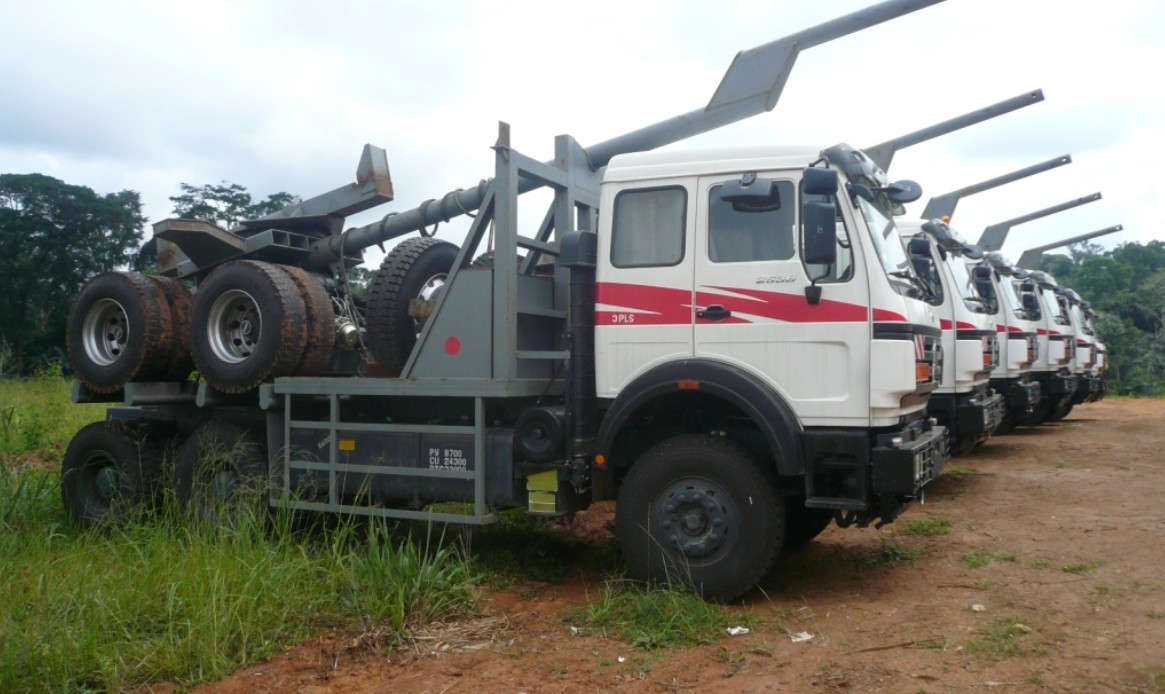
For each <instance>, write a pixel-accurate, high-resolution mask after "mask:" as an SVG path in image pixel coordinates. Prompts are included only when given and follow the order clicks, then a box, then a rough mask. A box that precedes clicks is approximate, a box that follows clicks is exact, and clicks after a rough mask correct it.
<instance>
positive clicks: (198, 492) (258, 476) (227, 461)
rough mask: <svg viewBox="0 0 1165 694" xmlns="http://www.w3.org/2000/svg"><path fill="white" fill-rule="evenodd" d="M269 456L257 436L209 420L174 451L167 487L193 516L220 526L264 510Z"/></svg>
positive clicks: (186, 511)
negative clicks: (171, 472)
mask: <svg viewBox="0 0 1165 694" xmlns="http://www.w3.org/2000/svg"><path fill="white" fill-rule="evenodd" d="M267 479H268V475H267V453H266V446H264V445H263V442H262V441H261V440H260V437H259V435H258V434H256V433H254V432H252V431H251V430H250V429H247V428H244V427H239V426H236V425H234V424H231V423H228V422H225V421H221V420H211V421H209V422H207V423H205V424H203V425H202V426H201V427H199V428H198V429H196V430H195V432H194V433H193V434H191V435H190V438H188V439H186V441H184V442H183V443H182V445H181V446H180V447H179V448H178V454H177V459H176V461H175V464H174V476H173V479H172V480H171V484H172V486H173V488H174V494H175V496H176V497H177V499H178V504H179V507H180V508H181V509H182V510H183V511H184V512H185V513H187V514H189V516H190V517H191V518H194V519H196V520H199V521H202V522H206V523H211V524H214V525H224V524H229V523H231V521H232V520H234V519H236V518H237V517H238V516H239V515H241V514H247V513H253V514H261V513H262V512H263V510H264V509H265V508H266V506H267V495H266V491H267Z"/></svg>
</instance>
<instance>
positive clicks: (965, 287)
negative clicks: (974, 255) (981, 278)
mask: <svg viewBox="0 0 1165 694" xmlns="http://www.w3.org/2000/svg"><path fill="white" fill-rule="evenodd" d="M952 260H954V262H953V263H950V266H951V274H952V275H954V279H955V288H956V289H957V290H958V291H959V296H961V297H962V298H963V303H964V304H966V305H967V308H969V309H970V310H972V311H974V312H976V313H995V309H994V308H992V307H993V306H994V305H995V296H994V292H992V296H982V295H981V294H979V290H978V289H976V287H975V282H974V280H972V279H971V273H970V271H969V270H967V264H966V263H964V262H963V259H962V258H961V257H955V258H952Z"/></svg>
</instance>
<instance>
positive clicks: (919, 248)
mask: <svg viewBox="0 0 1165 694" xmlns="http://www.w3.org/2000/svg"><path fill="white" fill-rule="evenodd" d="M906 250H907V251H908V252H909V253H910V255H912V256H919V257H922V258H929V257H930V241H927V240H926V239H924V238H917V237H916V238H913V239H910V242H909V243H908V244H906Z"/></svg>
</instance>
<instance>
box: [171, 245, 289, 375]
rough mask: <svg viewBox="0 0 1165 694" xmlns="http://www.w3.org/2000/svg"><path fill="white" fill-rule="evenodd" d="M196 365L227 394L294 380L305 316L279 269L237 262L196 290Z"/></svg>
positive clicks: (212, 276) (217, 273)
mask: <svg viewBox="0 0 1165 694" xmlns="http://www.w3.org/2000/svg"><path fill="white" fill-rule="evenodd" d="M191 323H192V324H193V328H192V333H193V337H192V339H191V343H192V352H193V355H194V363H195V365H196V366H197V367H198V371H199V373H201V374H202V377H203V378H205V379H206V381H207V382H208V383H209V384H210V385H211V386H213V387H214V388H215V389H217V390H220V391H222V392H224V393H245V392H248V391H251V390H254V389H255V388H257V387H258V386H259V384H260V383H263V382H264V381H269V380H271V379H274V378H278V377H279V376H291V375H293V374H294V373H295V371H296V369H297V368H298V367H299V366H300V362H301V361H302V359H303V354H304V346H305V345H306V344H307V311H306V309H305V307H304V300H303V297H302V296H300V292H299V289H298V288H297V287H296V285H295V282H294V281H293V280H292V279H291V277H289V276H288V274H287V273H286V272H284V271H283V270H282V269H280V267H279V266H278V265H272V264H270V263H262V262H258V261H254V260H239V261H235V262H231V263H227V264H225V265H223V266H221V267H219V268H218V269H217V270H215V271H214V272H212V273H210V276H209V277H208V278H207V279H206V281H205V282H203V283H202V285H201V286H200V287H199V288H198V293H197V294H195V295H194V307H193V310H192V312H191Z"/></svg>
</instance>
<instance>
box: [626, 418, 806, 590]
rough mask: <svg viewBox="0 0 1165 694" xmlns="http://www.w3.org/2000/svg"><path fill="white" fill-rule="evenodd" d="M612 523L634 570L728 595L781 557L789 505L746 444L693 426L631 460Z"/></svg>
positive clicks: (646, 576) (644, 575) (753, 581)
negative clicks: (689, 432) (696, 430)
mask: <svg viewBox="0 0 1165 694" xmlns="http://www.w3.org/2000/svg"><path fill="white" fill-rule="evenodd" d="M615 529H616V534H617V536H618V538H619V545H620V547H621V549H622V551H623V556H624V557H625V558H626V560H627V564H628V565H629V566H630V568H631V571H632V573H633V574H634V575H635V576H636V577H638V578H641V579H644V580H648V581H652V582H656V583H682V584H686V585H689V586H691V587H693V588H695V589H696V590H697V591H699V592H700V593H701V594H702V595H703V596H704V597H705V598H708V599H710V600H720V601H728V600H735V599H736V598H739V597H740V596H742V595H744V593H746V592H747V591H748V590H749V589H750V588H752V587H753V586H754V585H756V583H757V582H758V581H760V579H761V578H763V577H764V576H765V575H766V574H767V573H768V572H769V570H770V569H772V567H773V565H774V564H775V563H776V560H777V555H778V554H779V553H780V550H781V545H782V543H783V541H784V536H785V509H784V504H783V502H782V500H781V497H780V496H779V495H778V494H777V491H776V479H775V477H774V476H773V474H772V473H771V472H769V471H767V470H764V469H762V468H761V466H760V465H759V464H758V463H757V462H756V460H755V459H753V457H752V456H751V455H750V454H749V452H748V451H747V450H745V449H744V448H743V447H741V446H739V445H737V444H735V443H732V442H730V441H727V440H725V439H723V438H721V437H718V436H710V435H704V434H692V435H685V436H680V437H678V438H675V439H671V440H669V441H665V442H663V443H660V444H658V445H656V446H655V447H653V448H652V449H650V450H649V451H647V453H645V454H644V455H643V456H642V457H641V458H640V459H639V460H638V461H636V462H635V464H634V465H632V466H631V470H630V471H629V472H628V473H627V477H626V478H625V479H624V480H623V484H622V486H621V488H620V490H619V498H618V501H617V504H616V507H615Z"/></svg>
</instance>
